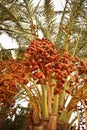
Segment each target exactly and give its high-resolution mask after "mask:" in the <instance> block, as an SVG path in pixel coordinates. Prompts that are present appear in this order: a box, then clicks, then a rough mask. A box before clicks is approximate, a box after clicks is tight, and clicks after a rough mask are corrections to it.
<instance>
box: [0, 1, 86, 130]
mask: <svg viewBox="0 0 87 130" xmlns="http://www.w3.org/2000/svg"><path fill="white" fill-rule="evenodd" d="M0 9H1V10H0V32H1V33H3V32H6V33H8V35H9V36H11V37H12V38H15V39H16V40H17V42H18V44H19V48H20V47H26V46H27V45H28V44H29V43H31V41H32V40H35V39H37V38H41V35H42V37H43V38H46V39H48V40H50V41H52V42H54V43H55V46H56V48H57V50H58V51H60V52H61V50H62V49H64V50H65V51H68V52H70V53H71V54H72V56H73V57H74V56H75V55H78V56H80V57H81V58H86V56H87V51H86V50H87V49H86V48H87V43H86V42H87V36H86V35H87V5H86V0H78V1H77V0H66V2H65V7H64V10H63V11H62V16H61V20H60V23H59V22H58V21H57V16H58V13H59V12H56V11H55V8H54V6H53V1H52V0H44V3H43V4H41V0H38V3H37V5H35V4H34V1H32V0H14V1H12V0H1V2H0ZM26 56H27V54H26ZM32 82H33V81H32ZM67 84H68V83H67ZM34 86H35V83H34ZM86 86H87V84H86V85H83V88H79V89H78V92H79V95H81V93H80V92H82V93H83V89H85V92H84V94H85V96H86V93H87V89H86V88H87V87H86ZM23 89H25V91H26V92H27V93H28V96H30V97H31V98H32V99H33V100H34V103H35V101H36V99H35V98H34V97H32V96H33V95H32V94H31V93H32V92H31V93H30V92H29V91H28V90H27V88H26V87H24V88H23ZM33 89H34V88H33ZM33 91H34V90H33ZM43 91H45V90H43ZM35 92H37V91H36V90H35ZM78 92H76V93H75V95H74V97H73V98H72V99H71V101H70V105H67V109H69V112H70V113H68V115H67V112H66V110H65V109H63V111H62V114H61V116H60V120H61V121H62V122H61V123H60V122H58V123H59V124H58V125H59V128H58V130H61V129H62V130H63V129H66V130H67V129H70V128H71V125H72V124H73V122H74V121H75V120H76V118H78V117H79V115H78V116H77V117H76V118H75V119H74V120H73V121H72V122H71V124H69V126H68V128H67V124H68V123H69V117H70V115H71V113H72V111H73V107H75V106H76V105H77V103H78V101H79V100H80V98H78V96H79V95H78ZM67 93H69V92H68V91H67ZM64 96H65V90H64V93H63V94H62V96H61V97H60V101H59V102H60V105H61V104H62V102H63V103H64V104H65V102H66V99H65V98H64ZM44 97H46V95H44ZM66 98H68V96H67V97H66ZM62 99H63V100H62ZM83 99H84V98H83ZM43 100H44V102H45V99H44V98H43ZM55 100H57V101H58V97H57V99H55ZM55 100H54V102H55ZM75 101H76V102H75ZM71 103H73V104H74V106H71ZM81 103H82V105H83V106H84V103H83V101H81ZM57 105H58V104H57ZM62 106H63V104H62ZM60 107H61V106H60ZM71 108H72V109H71ZM84 108H85V106H84ZM61 109H62V108H61ZM85 110H86V108H85ZM43 111H44V110H43ZM55 111H56V106H55V107H54V113H55ZM84 112H85V111H84ZM78 113H79V112H78ZM85 113H86V112H85ZM46 114H47V113H46ZM56 114H57V113H56ZM66 116H67V121H66V119H65V117H66ZM50 120H51V121H50ZM53 120H54V122H56V119H55V118H53ZM50 122H51V124H52V117H51V119H49V124H48V129H51V126H50ZM79 122H80V119H79ZM37 129H38V128H37ZM73 129H75V128H74V127H73ZM55 130H56V127H55Z"/></svg>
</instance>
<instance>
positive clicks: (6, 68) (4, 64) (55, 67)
mask: <svg viewBox="0 0 87 130" xmlns="http://www.w3.org/2000/svg"><path fill="white" fill-rule="evenodd" d="M24 57H25V59H24V60H21V61H17V60H14V59H9V60H8V61H1V62H0V103H1V102H2V100H4V102H8V101H9V102H10V98H9V94H8V93H10V95H13V94H12V93H11V92H12V91H13V92H14V93H15V94H16V92H18V91H19V89H20V88H19V87H18V84H22V85H25V84H27V83H28V78H27V77H31V78H32V79H33V80H35V82H36V83H37V84H40V85H42V86H43V85H48V86H49V87H52V86H54V88H55V89H54V90H55V91H54V94H57V93H58V94H60V93H61V92H62V90H64V83H65V82H66V79H67V77H68V76H71V74H72V73H73V72H76V74H74V76H71V77H73V78H71V79H70V86H75V83H76V84H77V83H79V79H83V82H87V77H83V74H87V63H85V62H83V61H80V60H79V59H78V58H77V57H76V58H73V57H72V56H71V55H70V54H69V53H68V52H64V51H61V53H59V52H57V50H56V48H55V45H54V44H53V43H52V42H51V41H49V40H47V39H36V40H34V41H32V42H31V44H30V45H29V47H28V48H27V49H26V51H25V53H24ZM65 91H66V92H67V93H70V91H69V90H68V89H66V90H65ZM2 97H3V98H2ZM10 97H11V96H10Z"/></svg>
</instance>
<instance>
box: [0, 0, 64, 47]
mask: <svg viewBox="0 0 87 130" xmlns="http://www.w3.org/2000/svg"><path fill="white" fill-rule="evenodd" d="M34 1H35V4H37V3H38V0H34ZM43 2H44V0H41V4H43ZM53 2H54V7H55V11H62V10H63V9H64V5H65V0H53ZM0 44H1V45H2V47H4V48H6V49H11V48H18V45H17V42H16V40H15V39H12V38H11V37H9V36H8V35H7V34H6V33H3V34H1V35H0Z"/></svg>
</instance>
